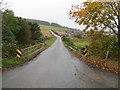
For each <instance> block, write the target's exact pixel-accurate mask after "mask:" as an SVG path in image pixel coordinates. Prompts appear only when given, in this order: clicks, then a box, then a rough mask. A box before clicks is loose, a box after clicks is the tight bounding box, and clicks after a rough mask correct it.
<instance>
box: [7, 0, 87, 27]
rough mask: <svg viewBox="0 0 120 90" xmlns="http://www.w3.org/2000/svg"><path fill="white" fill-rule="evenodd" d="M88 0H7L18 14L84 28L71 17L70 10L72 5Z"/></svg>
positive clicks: (10, 7)
mask: <svg viewBox="0 0 120 90" xmlns="http://www.w3.org/2000/svg"><path fill="white" fill-rule="evenodd" d="M84 1H86V0H7V2H8V3H9V4H10V5H9V7H8V8H9V9H11V10H13V11H14V13H15V15H16V16H20V17H23V18H30V19H38V20H44V21H49V22H55V23H58V24H60V25H63V26H68V27H73V28H78V29H83V26H80V25H78V24H76V23H75V22H74V21H73V20H70V19H69V15H68V13H69V10H70V9H71V6H72V5H78V4H81V3H82V2H84Z"/></svg>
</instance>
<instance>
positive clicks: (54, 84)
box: [2, 31, 118, 88]
mask: <svg viewBox="0 0 120 90" xmlns="http://www.w3.org/2000/svg"><path fill="white" fill-rule="evenodd" d="M51 32H52V31H51ZM52 33H53V32H52ZM53 34H54V33H53ZM55 36H56V37H57V40H56V41H55V43H54V44H53V45H52V46H51V47H49V48H48V49H46V50H45V51H43V52H42V53H41V54H40V55H38V56H37V57H36V58H34V60H32V61H30V62H29V63H26V64H24V65H23V66H20V67H17V68H15V69H12V70H10V71H5V72H4V73H3V83H2V84H3V88H117V87H118V78H117V75H116V74H113V73H110V72H105V71H102V70H94V69H92V68H90V67H89V66H87V65H86V64H85V63H83V62H81V61H80V60H79V59H77V58H76V57H74V56H73V55H72V54H71V53H70V52H69V51H68V50H67V49H66V48H65V47H64V45H63V43H62V41H61V38H60V37H59V36H57V35H55Z"/></svg>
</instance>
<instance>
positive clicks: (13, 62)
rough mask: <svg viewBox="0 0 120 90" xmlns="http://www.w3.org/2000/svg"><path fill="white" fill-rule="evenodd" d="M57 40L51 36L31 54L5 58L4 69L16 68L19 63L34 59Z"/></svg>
mask: <svg viewBox="0 0 120 90" xmlns="http://www.w3.org/2000/svg"><path fill="white" fill-rule="evenodd" d="M55 40H56V38H55V37H54V36H52V37H50V39H49V40H47V41H46V42H45V43H44V45H43V46H42V47H41V48H39V49H37V50H36V51H34V52H33V53H32V54H29V55H27V56H24V57H21V58H17V57H14V58H12V59H9V58H4V59H3V60H2V70H3V71H4V70H8V69H11V68H14V67H16V66H18V65H21V64H23V63H25V62H28V61H30V60H32V59H33V58H35V57H36V56H37V55H38V54H39V53H40V52H42V51H44V50H45V49H47V48H48V47H50V46H51V45H52V44H53V43H54V41H55Z"/></svg>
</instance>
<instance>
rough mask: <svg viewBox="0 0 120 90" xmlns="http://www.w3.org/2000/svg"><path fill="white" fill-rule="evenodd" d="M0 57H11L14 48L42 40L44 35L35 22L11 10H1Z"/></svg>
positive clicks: (13, 54)
mask: <svg viewBox="0 0 120 90" xmlns="http://www.w3.org/2000/svg"><path fill="white" fill-rule="evenodd" d="M2 15H3V16H2V54H3V55H2V57H3V58H10V57H11V58H12V57H14V56H15V53H13V52H15V50H16V48H25V47H28V46H30V45H34V44H36V43H37V42H43V41H44V37H43V35H42V33H41V30H40V27H39V25H38V24H37V23H33V22H29V21H27V20H26V19H23V18H21V17H16V16H15V15H14V12H13V11H11V10H8V9H7V10H5V11H4V12H2Z"/></svg>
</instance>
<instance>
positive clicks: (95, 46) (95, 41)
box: [89, 35, 118, 59]
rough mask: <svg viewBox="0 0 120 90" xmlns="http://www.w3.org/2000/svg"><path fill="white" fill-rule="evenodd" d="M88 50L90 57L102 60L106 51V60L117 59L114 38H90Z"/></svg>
mask: <svg viewBox="0 0 120 90" xmlns="http://www.w3.org/2000/svg"><path fill="white" fill-rule="evenodd" d="M89 48H90V49H89V53H90V55H93V56H97V57H100V58H103V59H104V58H105V57H106V54H107V52H108V51H109V56H108V58H117V56H118V52H117V50H118V46H117V39H116V37H115V36H107V35H102V36H94V37H92V41H91V43H90V45H89Z"/></svg>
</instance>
